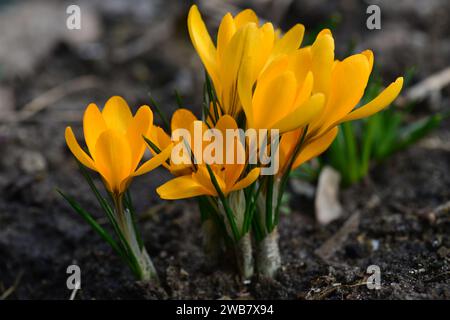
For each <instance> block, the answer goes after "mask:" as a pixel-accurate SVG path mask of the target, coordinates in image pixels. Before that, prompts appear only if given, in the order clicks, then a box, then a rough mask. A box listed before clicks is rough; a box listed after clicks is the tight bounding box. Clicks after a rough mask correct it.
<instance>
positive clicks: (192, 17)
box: [188, 5, 219, 84]
mask: <svg viewBox="0 0 450 320" xmlns="http://www.w3.org/2000/svg"><path fill="white" fill-rule="evenodd" d="M188 30H189V35H190V37H191V41H192V44H193V45H194V48H195V50H196V51H197V53H198V55H199V57H200V59H201V60H202V62H203V65H204V66H205V68H206V70H207V71H208V74H209V76H210V77H211V79H212V80H213V82H214V83H215V84H216V83H218V79H219V77H218V74H217V64H216V48H215V47H214V43H213V42H212V40H211V37H210V36H209V33H208V30H207V29H206V26H205V23H204V22H203V19H202V17H201V15H200V12H199V11H198V8H197V6H196V5H193V6H192V7H191V9H190V10H189V15H188Z"/></svg>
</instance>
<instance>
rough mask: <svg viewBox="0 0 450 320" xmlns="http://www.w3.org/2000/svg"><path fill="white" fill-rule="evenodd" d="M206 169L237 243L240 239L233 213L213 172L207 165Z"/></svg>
mask: <svg viewBox="0 0 450 320" xmlns="http://www.w3.org/2000/svg"><path fill="white" fill-rule="evenodd" d="M206 168H207V169H208V173H209V177H210V179H211V182H212V183H213V185H214V188H215V189H216V191H217V194H218V195H219V198H220V201H221V202H222V205H223V207H224V209H225V214H226V215H227V219H228V222H229V223H230V227H231V231H232V232H233V237H234V240H235V241H238V240H239V239H240V234H239V230H238V228H237V225H236V220H235V219H234V214H233V211H232V210H231V208H230V205H229V204H228V200H227V198H226V197H225V195H224V194H223V192H222V190H221V189H220V186H219V183H218V182H217V179H216V176H215V175H214V172H213V171H212V169H211V167H210V166H209V164H206Z"/></svg>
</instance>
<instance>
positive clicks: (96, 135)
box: [65, 96, 171, 195]
mask: <svg viewBox="0 0 450 320" xmlns="http://www.w3.org/2000/svg"><path fill="white" fill-rule="evenodd" d="M152 127H153V113H152V111H151V110H150V108H149V107H148V106H142V107H140V108H139V110H138V111H137V112H136V115H135V116H134V117H133V115H132V114H131V111H130V108H129V107H128V104H127V103H126V101H125V100H124V99H123V98H121V97H118V96H114V97H111V98H110V99H109V100H108V101H107V102H106V104H105V107H104V108H103V111H102V112H100V110H99V109H98V107H97V106H96V105H95V104H93V103H91V104H90V105H89V106H88V107H87V108H86V111H85V113H84V118H83V130H84V139H85V142H86V145H87V147H88V150H89V154H90V155H88V154H87V153H86V152H85V151H84V150H83V149H82V148H81V147H80V145H79V144H78V142H77V140H76V138H75V135H74V133H73V131H72V128H71V127H67V128H66V132H65V137H66V142H67V145H68V147H69V149H70V151H72V153H73V155H74V156H75V157H76V158H77V159H78V161H80V162H81V163H82V164H83V165H85V166H86V167H88V168H90V169H92V170H95V171H97V172H98V173H99V174H100V175H101V176H102V178H103V181H104V182H105V185H106V187H107V189H108V190H109V191H110V192H112V193H113V194H115V195H120V194H122V193H123V192H124V191H125V190H126V189H127V187H128V185H129V183H130V182H131V179H132V178H133V177H135V176H138V175H142V174H144V173H147V172H149V171H151V170H153V169H154V168H156V167H157V166H159V165H160V164H161V163H163V162H164V161H165V160H166V159H167V158H168V157H169V156H170V151H171V148H170V147H169V148H166V149H165V150H163V151H162V152H161V153H160V154H158V155H156V156H154V157H152V158H151V159H150V160H148V161H146V162H145V163H143V164H142V165H141V166H139V167H138V165H139V163H140V161H141V159H142V156H143V155H144V151H145V141H144V139H143V137H142V136H143V135H145V136H146V135H150V133H151V129H152Z"/></svg>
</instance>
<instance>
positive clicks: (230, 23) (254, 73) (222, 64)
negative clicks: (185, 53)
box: [188, 5, 304, 117]
mask: <svg viewBox="0 0 450 320" xmlns="http://www.w3.org/2000/svg"><path fill="white" fill-rule="evenodd" d="M188 29H189V35H190V37H191V40H192V44H193V45H194V47H195V49H196V51H197V53H198V55H199V56H200V59H201V60H202V62H203V65H204V66H205V68H206V70H207V72H208V74H209V76H210V77H211V79H212V82H213V84H214V88H215V90H216V93H217V97H218V99H219V102H220V104H221V107H222V109H223V112H224V113H225V114H229V115H231V116H233V117H236V115H237V114H238V113H239V111H240V110H241V108H242V107H241V104H240V100H239V97H238V92H237V79H238V75H239V73H240V70H241V69H242V68H243V62H244V61H245V62H246V63H247V64H248V65H247V66H246V67H245V68H246V69H247V70H248V71H247V72H248V73H249V74H248V76H249V77H251V78H255V79H256V78H257V77H258V76H259V75H260V74H261V72H262V71H263V70H264V69H265V67H266V66H267V65H268V64H269V63H270V62H271V61H272V60H273V59H275V58H276V57H277V56H279V55H281V54H287V53H290V52H293V51H294V50H296V49H298V48H299V46H300V44H301V42H302V39H303V34H304V27H303V26H302V25H300V24H298V25H296V26H294V27H293V28H292V29H291V30H289V32H287V33H286V34H285V35H284V36H283V37H279V33H277V32H275V31H274V28H273V25H272V24H271V23H265V24H263V25H262V26H259V20H258V17H257V16H256V14H255V13H254V12H253V11H252V10H249V9H247V10H244V11H241V12H240V13H239V14H237V15H236V16H235V17H233V16H232V15H231V14H230V13H227V14H226V15H225V16H224V17H223V19H222V22H221V23H220V26H219V30H218V33H217V47H216V46H215V45H214V43H213V42H212V40H211V37H210V35H209V33H208V30H207V29H206V26H205V23H204V22H203V20H202V17H201V15H200V12H199V11H198V8H197V6H195V5H193V6H192V7H191V9H190V11H189V16H188Z"/></svg>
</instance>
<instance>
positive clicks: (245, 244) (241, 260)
mask: <svg viewBox="0 0 450 320" xmlns="http://www.w3.org/2000/svg"><path fill="white" fill-rule="evenodd" d="M235 254H236V263H237V266H238V269H239V274H240V275H241V277H242V279H243V280H248V279H250V278H251V277H252V276H253V274H254V266H253V250H252V239H251V236H250V233H249V232H248V233H246V234H245V235H243V236H242V238H241V239H240V240H239V241H238V242H237V244H236V246H235Z"/></svg>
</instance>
